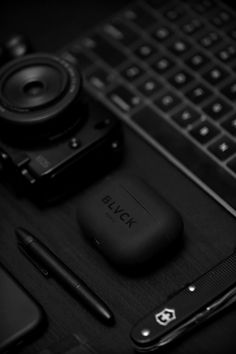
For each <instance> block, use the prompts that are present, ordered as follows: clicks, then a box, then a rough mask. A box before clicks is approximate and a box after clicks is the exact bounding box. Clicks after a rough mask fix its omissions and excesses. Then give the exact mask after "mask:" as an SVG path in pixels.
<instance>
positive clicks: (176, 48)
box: [168, 39, 191, 56]
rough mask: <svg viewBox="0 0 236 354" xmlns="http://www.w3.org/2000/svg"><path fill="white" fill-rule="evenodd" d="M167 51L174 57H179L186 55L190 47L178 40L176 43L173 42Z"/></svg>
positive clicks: (185, 42)
mask: <svg viewBox="0 0 236 354" xmlns="http://www.w3.org/2000/svg"><path fill="white" fill-rule="evenodd" d="M168 49H169V50H170V51H171V52H172V53H173V54H175V55H177V56H181V55H184V54H186V53H187V52H188V51H189V50H190V49H191V45H190V44H189V43H188V42H187V41H185V40H182V39H178V40H176V41H174V42H173V43H172V44H171V45H170V46H169V47H168Z"/></svg>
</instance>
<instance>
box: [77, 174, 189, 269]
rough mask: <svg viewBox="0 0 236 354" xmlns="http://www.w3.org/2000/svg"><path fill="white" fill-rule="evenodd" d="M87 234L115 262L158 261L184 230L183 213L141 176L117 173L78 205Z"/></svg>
mask: <svg viewBox="0 0 236 354" xmlns="http://www.w3.org/2000/svg"><path fill="white" fill-rule="evenodd" d="M78 219H79V224H80V226H81V229H82V231H83V233H84V235H85V237H87V238H89V239H90V240H92V241H93V242H94V243H95V245H96V246H97V247H98V248H99V250H100V251H101V252H102V253H103V254H104V255H105V256H106V257H107V258H108V259H109V260H110V261H111V262H112V263H114V264H116V265H118V266H121V267H137V266H141V265H143V264H146V263H148V262H149V261H151V260H152V261H153V260H155V261H158V259H159V258H161V257H163V252H166V251H167V250H170V248H171V247H172V246H173V243H174V241H177V240H178V239H179V237H180V235H181V233H182V229H183V223H182V218H181V217H180V215H179V213H178V212H177V211H176V210H175V209H174V208H173V207H172V206H170V205H169V204H168V203H167V202H166V201H165V200H164V199H162V198H161V197H160V196H159V195H158V194H157V192H156V191H155V190H153V189H152V188H151V187H150V186H149V185H147V184H146V183H144V182H143V181H141V180H140V179H138V178H135V177H130V176H122V177H120V176H115V177H114V176H113V177H108V178H106V179H104V180H103V181H102V182H100V183H97V184H96V185H94V186H93V187H91V188H90V189H89V190H88V191H87V192H85V193H84V194H83V195H82V196H81V199H80V203H79V206H78Z"/></svg>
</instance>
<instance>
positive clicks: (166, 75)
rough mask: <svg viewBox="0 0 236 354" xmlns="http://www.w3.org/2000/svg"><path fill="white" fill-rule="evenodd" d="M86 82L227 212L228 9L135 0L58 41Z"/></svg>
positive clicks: (231, 193)
mask: <svg viewBox="0 0 236 354" xmlns="http://www.w3.org/2000/svg"><path fill="white" fill-rule="evenodd" d="M62 55H63V56H64V57H65V58H66V59H67V60H69V61H71V62H73V63H75V64H78V65H79V67H80V68H82V71H83V74H84V79H85V86H86V89H87V90H88V91H89V92H90V93H91V94H92V95H93V96H95V97H97V98H98V99H99V100H100V101H102V102H103V103H104V104H105V105H106V106H107V107H109V109H111V110H112V111H113V112H114V113H115V115H116V116H117V117H118V118H119V119H121V120H122V121H123V122H125V123H126V124H128V125H129V126H130V127H131V128H132V129H133V130H134V131H136V132H137V133H138V134H139V135H140V136H141V137H142V138H143V139H145V140H146V141H147V142H148V143H150V144H151V145H152V146H153V147H154V148H155V149H157V150H158V151H159V152H161V153H162V154H163V155H164V156H165V157H166V158H167V159H168V160H169V161H171V162H172V163H173V164H174V165H175V166H177V167H178V168H179V169H180V170H181V171H182V172H183V173H184V174H186V175H187V176H188V177H189V178H191V179H192V180H193V181H194V182H195V183H197V184H198V185H199V186H200V187H201V188H202V189H203V190H204V191H205V192H207V193H208V194H209V195H211V196H212V197H213V198H214V199H215V200H217V201H218V202H219V203H220V204H221V205H222V206H223V207H224V208H226V209H227V210H228V211H229V212H230V213H231V214H232V215H234V216H236V106H235V103H236V12H234V11H233V10H232V8H230V7H229V6H228V5H227V4H226V3H225V2H221V1H215V0H201V1H197V2H195V1H181V0H165V1H163V0H159V1H158V0H156V1H155V0H142V1H135V2H132V3H129V5H128V6H127V7H125V8H124V9H122V10H121V11H120V12H118V13H116V14H114V15H113V16H112V18H109V19H107V20H105V21H104V22H103V23H101V24H99V25H98V26H96V28H93V29H91V30H90V31H89V32H88V33H86V34H85V35H83V37H81V38H78V39H76V40H75V41H74V42H73V43H71V44H70V45H69V46H68V47H66V48H65V49H63V52H62Z"/></svg>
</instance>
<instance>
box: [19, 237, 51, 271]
mask: <svg viewBox="0 0 236 354" xmlns="http://www.w3.org/2000/svg"><path fill="white" fill-rule="evenodd" d="M18 247H19V249H20V251H21V252H22V253H23V254H24V255H25V256H26V258H28V260H29V261H30V262H31V263H32V264H33V265H34V266H35V267H36V268H37V269H38V270H39V271H40V272H41V273H42V274H43V275H44V276H45V277H46V278H49V276H50V274H49V272H48V271H47V269H45V268H44V267H42V265H41V264H40V263H39V262H37V261H36V260H35V259H34V258H33V257H31V256H30V254H29V253H28V252H27V250H26V249H25V247H24V246H22V244H21V243H18Z"/></svg>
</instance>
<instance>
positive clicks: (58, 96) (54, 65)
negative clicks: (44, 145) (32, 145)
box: [0, 54, 83, 140]
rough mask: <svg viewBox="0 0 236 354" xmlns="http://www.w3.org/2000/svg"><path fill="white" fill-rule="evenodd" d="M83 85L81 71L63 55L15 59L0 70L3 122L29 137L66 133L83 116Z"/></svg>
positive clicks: (10, 130)
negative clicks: (63, 58) (62, 57)
mask: <svg viewBox="0 0 236 354" xmlns="http://www.w3.org/2000/svg"><path fill="white" fill-rule="evenodd" d="M81 86H82V83H81V76H80V74H79V73H78V71H77V70H76V69H75V68H74V67H73V66H71V64H69V63H67V62H66V61H64V60H62V59H61V58H57V57H55V56H53V55H48V54H34V55H28V56H25V57H23V58H21V59H17V60H14V61H13V62H11V63H9V64H7V65H6V66H5V67H4V68H2V70H1V71H0V125H1V124H2V125H3V128H4V129H5V131H6V132H7V133H8V134H9V135H14V136H15V134H14V132H16V131H17V134H19V132H21V134H23V136H25V137H26V138H27V139H34V140H35V138H39V139H42V138H44V137H52V136H54V135H58V134H60V133H61V134H63V131H64V130H67V129H69V128H70V127H71V126H73V125H75V124H77V123H78V122H79V121H80V120H81V119H82V116H83V112H82V109H81V107H80V99H81V97H80V96H81ZM16 128H17V130H16ZM19 129H20V131H19Z"/></svg>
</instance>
